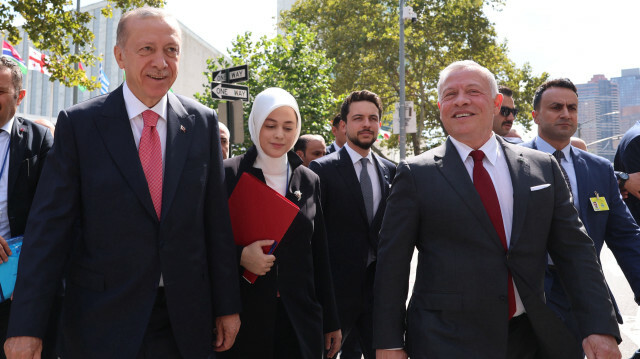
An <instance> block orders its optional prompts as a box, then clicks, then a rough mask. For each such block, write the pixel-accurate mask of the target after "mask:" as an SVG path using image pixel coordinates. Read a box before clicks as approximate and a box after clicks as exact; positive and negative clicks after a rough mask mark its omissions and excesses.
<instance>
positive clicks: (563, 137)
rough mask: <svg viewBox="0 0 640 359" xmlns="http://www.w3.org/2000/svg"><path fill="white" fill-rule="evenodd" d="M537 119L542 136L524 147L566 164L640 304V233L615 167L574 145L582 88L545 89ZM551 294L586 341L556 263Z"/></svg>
mask: <svg viewBox="0 0 640 359" xmlns="http://www.w3.org/2000/svg"><path fill="white" fill-rule="evenodd" d="M532 115H533V119H534V121H535V123H536V124H537V125H538V136H537V137H536V138H534V139H533V140H532V141H530V142H527V143H525V144H523V146H526V147H529V148H533V149H537V150H540V151H543V152H547V153H551V154H553V155H554V156H555V157H556V159H557V160H558V162H560V165H561V166H562V168H563V170H564V174H566V178H567V179H568V183H569V188H570V189H571V192H572V194H573V203H574V205H575V207H576V209H578V213H579V215H580V219H581V220H582V222H583V223H584V226H585V228H586V230H587V233H588V234H589V236H590V237H591V239H592V240H593V242H594V244H595V248H596V251H597V253H598V255H600V251H601V250H602V246H603V244H604V243H605V242H606V243H607V246H608V247H609V248H610V249H611V251H612V252H613V254H614V255H615V257H616V259H617V261H618V264H619V265H620V267H621V268H622V271H623V272H624V274H625V276H626V278H627V281H628V282H629V285H630V286H631V289H632V290H633V292H634V295H635V298H636V301H637V300H638V298H640V228H638V225H637V224H636V222H635V220H634V219H633V217H632V216H631V213H630V212H629V209H628V208H627V206H626V204H625V203H624V201H623V200H622V198H621V197H620V192H619V190H618V183H617V180H616V177H615V175H614V173H613V167H612V166H611V163H610V162H609V161H607V160H606V159H604V158H601V157H598V156H595V155H593V154H590V153H588V152H585V151H582V150H580V149H578V148H576V147H574V146H572V145H571V144H570V142H571V136H572V135H573V134H574V133H575V131H576V128H577V124H578V94H577V90H576V87H575V86H574V85H573V83H572V82H571V81H570V80H568V79H557V80H551V81H547V82H545V83H544V84H542V85H540V87H538V89H537V90H536V93H535V96H534V100H533V113H532ZM564 174H563V175H564ZM545 293H546V296H547V305H548V306H550V307H551V308H552V309H553V310H554V311H555V312H556V313H557V314H558V315H559V316H560V317H561V319H563V320H564V321H565V323H566V324H567V326H568V327H569V329H570V330H571V331H572V332H573V333H574V335H576V337H578V338H580V328H579V327H578V324H577V321H576V318H575V317H574V316H573V314H572V310H571V305H570V304H569V300H568V298H567V296H566V294H565V291H564V288H563V286H562V283H561V282H560V278H559V276H558V273H557V271H556V269H555V266H554V265H553V263H551V262H550V264H549V269H548V270H547V273H546V278H545ZM612 299H613V296H612ZM613 303H614V307H615V309H616V316H617V319H618V322H619V323H622V317H621V316H620V312H619V311H618V308H617V306H615V301H613Z"/></svg>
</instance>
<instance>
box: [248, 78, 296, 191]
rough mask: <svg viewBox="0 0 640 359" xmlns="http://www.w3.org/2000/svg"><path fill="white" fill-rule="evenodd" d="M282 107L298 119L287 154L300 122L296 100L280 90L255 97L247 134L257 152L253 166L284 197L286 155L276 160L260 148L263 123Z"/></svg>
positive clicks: (273, 89)
mask: <svg viewBox="0 0 640 359" xmlns="http://www.w3.org/2000/svg"><path fill="white" fill-rule="evenodd" d="M282 106H289V107H291V108H292V109H293V110H294V111H295V113H296V117H297V119H298V123H297V126H296V137H295V140H294V141H293V144H292V145H291V148H288V149H287V152H288V151H290V150H291V149H292V148H293V145H294V144H295V142H296V141H297V140H298V137H299V136H300V129H301V127H302V121H301V118H300V111H299V110H298V103H297V102H296V99H295V98H293V96H291V94H290V93H288V92H287V91H285V90H283V89H281V88H278V87H270V88H268V89H266V90H264V91H262V92H260V93H259V94H258V96H256V98H255V100H254V101H253V107H252V108H251V114H250V115H249V133H250V134H251V141H253V144H254V145H255V146H256V149H257V150H258V157H257V158H256V162H255V163H254V165H253V166H254V167H255V168H260V169H262V173H263V174H264V178H265V180H266V181H267V185H268V186H269V187H271V188H273V189H274V190H275V191H277V192H278V193H280V194H281V195H283V196H284V195H285V194H286V192H287V188H286V187H287V169H288V166H289V164H288V161H287V154H286V153H285V154H284V155H282V156H280V157H278V158H273V157H270V156H268V155H267V154H266V153H264V151H263V150H262V147H261V146H260V130H261V129H262V125H263V124H264V121H265V120H266V119H267V117H268V116H269V114H271V112H273V110H275V109H277V108H279V107H282Z"/></svg>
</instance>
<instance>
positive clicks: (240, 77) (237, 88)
mask: <svg viewBox="0 0 640 359" xmlns="http://www.w3.org/2000/svg"><path fill="white" fill-rule="evenodd" d="M211 78H212V79H213V81H212V82H211V97H213V99H214V100H226V101H225V102H226V106H225V108H224V110H222V106H220V107H219V110H218V115H219V120H220V121H221V122H223V123H224V122H225V121H226V124H227V127H228V128H229V135H230V136H229V137H230V138H229V142H230V143H242V142H244V123H243V111H242V105H241V104H240V101H244V102H249V87H247V86H243V85H232V84H231V83H235V82H243V81H247V80H248V79H249V67H248V66H247V65H246V64H245V65H240V66H235V67H229V68H226V69H222V70H218V71H214V72H213V73H212V74H211ZM234 103H235V104H234Z"/></svg>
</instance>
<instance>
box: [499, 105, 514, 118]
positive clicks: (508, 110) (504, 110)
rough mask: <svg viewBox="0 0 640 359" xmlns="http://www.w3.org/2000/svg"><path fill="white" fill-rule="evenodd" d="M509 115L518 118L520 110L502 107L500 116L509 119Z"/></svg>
mask: <svg viewBox="0 0 640 359" xmlns="http://www.w3.org/2000/svg"><path fill="white" fill-rule="evenodd" d="M509 113H513V117H516V116H517V115H518V109H517V108H508V107H506V106H502V107H500V114H501V115H502V116H504V117H508V116H509Z"/></svg>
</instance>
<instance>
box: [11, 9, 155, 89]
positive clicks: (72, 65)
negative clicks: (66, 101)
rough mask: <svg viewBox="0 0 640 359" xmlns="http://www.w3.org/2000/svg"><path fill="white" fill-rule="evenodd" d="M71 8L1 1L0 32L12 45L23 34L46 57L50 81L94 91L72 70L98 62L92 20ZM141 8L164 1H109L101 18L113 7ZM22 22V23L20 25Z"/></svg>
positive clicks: (93, 83)
mask: <svg viewBox="0 0 640 359" xmlns="http://www.w3.org/2000/svg"><path fill="white" fill-rule="evenodd" d="M73 4H74V3H73V1H72V0H45V1H42V0H3V1H2V2H0V31H2V32H4V33H6V34H7V37H8V40H9V42H11V43H12V44H14V45H16V44H18V43H20V41H21V40H22V38H21V36H20V28H21V29H22V30H24V32H25V33H26V34H27V36H28V37H29V39H30V40H31V41H32V42H33V44H34V45H35V46H36V47H37V48H38V49H39V50H40V51H43V52H44V53H46V54H48V55H49V56H50V61H49V63H48V64H47V68H48V70H49V72H51V74H52V75H51V78H50V79H49V80H50V81H55V80H58V81H60V82H61V83H63V84H64V85H65V86H69V87H71V86H77V85H81V86H84V87H86V88H87V89H89V90H95V89H97V88H98V87H99V86H100V84H99V82H97V81H96V79H95V77H93V78H91V79H90V78H87V75H86V73H85V72H84V71H82V70H78V69H76V65H77V64H78V63H79V62H82V63H83V64H84V65H85V66H93V65H95V64H96V63H97V62H98V61H100V60H101V59H100V57H98V56H96V55H95V53H94V51H95V48H94V46H93V39H94V37H95V36H94V34H93V32H92V31H91V30H90V29H89V28H88V27H87V25H88V24H89V22H90V21H91V19H93V16H92V15H91V14H89V13H86V12H82V11H80V12H78V11H76V10H72V9H70V8H71V6H72V5H73ZM145 4H147V5H150V6H156V7H162V6H163V5H164V0H109V2H108V5H107V7H105V8H104V9H102V14H103V15H104V16H106V17H111V15H112V9H113V6H116V7H117V8H120V9H122V10H123V11H126V10H128V9H132V8H136V7H140V6H143V5H145ZM22 19H23V20H24V21H20V20H22ZM17 24H20V25H17ZM75 46H77V47H78V53H77V54H74V51H73V49H74V47H75Z"/></svg>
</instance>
